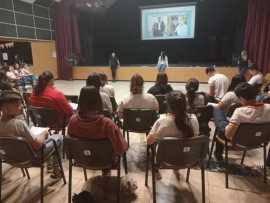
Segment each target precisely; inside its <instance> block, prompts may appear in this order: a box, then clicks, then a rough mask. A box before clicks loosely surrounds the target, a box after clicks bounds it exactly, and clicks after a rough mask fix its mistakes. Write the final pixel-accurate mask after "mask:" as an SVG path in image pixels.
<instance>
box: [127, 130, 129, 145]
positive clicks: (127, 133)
mask: <svg viewBox="0 0 270 203" xmlns="http://www.w3.org/2000/svg"><path fill="white" fill-rule="evenodd" d="M127 141H128V146H129V132H128V131H127Z"/></svg>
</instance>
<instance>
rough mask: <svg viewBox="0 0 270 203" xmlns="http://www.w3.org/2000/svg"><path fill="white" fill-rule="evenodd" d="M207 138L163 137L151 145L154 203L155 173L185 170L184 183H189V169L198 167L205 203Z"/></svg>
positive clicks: (146, 177) (147, 167)
mask: <svg viewBox="0 0 270 203" xmlns="http://www.w3.org/2000/svg"><path fill="white" fill-rule="evenodd" d="M208 143H209V138H208V137H207V136H198V137H192V138H176V137H165V138H163V139H160V140H158V142H157V143H156V144H154V145H151V151H152V158H151V159H152V160H151V163H152V187H153V202H154V203H156V178H155V174H156V171H157V170H159V169H173V170H179V169H185V168H187V177H186V182H189V174H190V168H192V167H194V166H197V165H199V166H200V168H201V178H202V202H203V203H204V202H205V173H204V160H205V157H206V155H207V152H208ZM147 153H149V152H147ZM149 162H150V159H149V155H148V156H147V165H146V173H145V185H146V186H148V169H149Z"/></svg>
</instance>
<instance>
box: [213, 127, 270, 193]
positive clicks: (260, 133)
mask: <svg viewBox="0 0 270 203" xmlns="http://www.w3.org/2000/svg"><path fill="white" fill-rule="evenodd" d="M216 139H217V140H218V141H219V142H221V143H222V144H224V146H225V183H226V188H228V187H229V180H228V179H229V178H228V177H229V174H228V151H229V150H238V151H243V152H244V153H243V156H242V160H241V164H243V162H244V158H245V155H246V152H247V151H248V150H252V149H257V148H263V161H264V182H265V183H266V182H267V171H266V166H265V164H266V146H267V144H268V142H269V141H270V122H268V123H259V124H258V123H241V124H240V125H239V127H238V129H237V132H236V134H235V136H234V137H233V139H232V141H231V142H230V141H229V140H228V139H222V138H220V137H217V138H216ZM229 144H230V145H229ZM211 156H212V151H211V153H210V155H209V160H210V159H211Z"/></svg>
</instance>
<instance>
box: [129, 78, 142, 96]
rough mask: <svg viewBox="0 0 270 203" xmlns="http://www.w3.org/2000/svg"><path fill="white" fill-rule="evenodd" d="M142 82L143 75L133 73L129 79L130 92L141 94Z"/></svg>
mask: <svg viewBox="0 0 270 203" xmlns="http://www.w3.org/2000/svg"><path fill="white" fill-rule="evenodd" d="M143 83H144V80H143V77H142V76H141V75H140V74H138V73H136V74H134V75H133V76H132V78H131V81H130V92H132V94H142V92H143Z"/></svg>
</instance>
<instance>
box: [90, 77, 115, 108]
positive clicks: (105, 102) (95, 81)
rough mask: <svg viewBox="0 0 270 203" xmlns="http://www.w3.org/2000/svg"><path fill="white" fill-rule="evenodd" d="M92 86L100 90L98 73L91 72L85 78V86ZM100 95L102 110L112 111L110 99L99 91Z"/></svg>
mask: <svg viewBox="0 0 270 203" xmlns="http://www.w3.org/2000/svg"><path fill="white" fill-rule="evenodd" d="M90 85H92V86H94V87H96V88H97V89H98V90H99V91H100V87H101V80H100V76H99V74H98V73H91V74H90V75H89V76H88V78H87V79H86V86H90ZM100 96H101V99H102V105H103V110H104V111H106V112H110V113H112V112H113V110H112V103H111V100H110V97H109V96H108V95H107V94H106V93H104V92H101V91H100Z"/></svg>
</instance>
